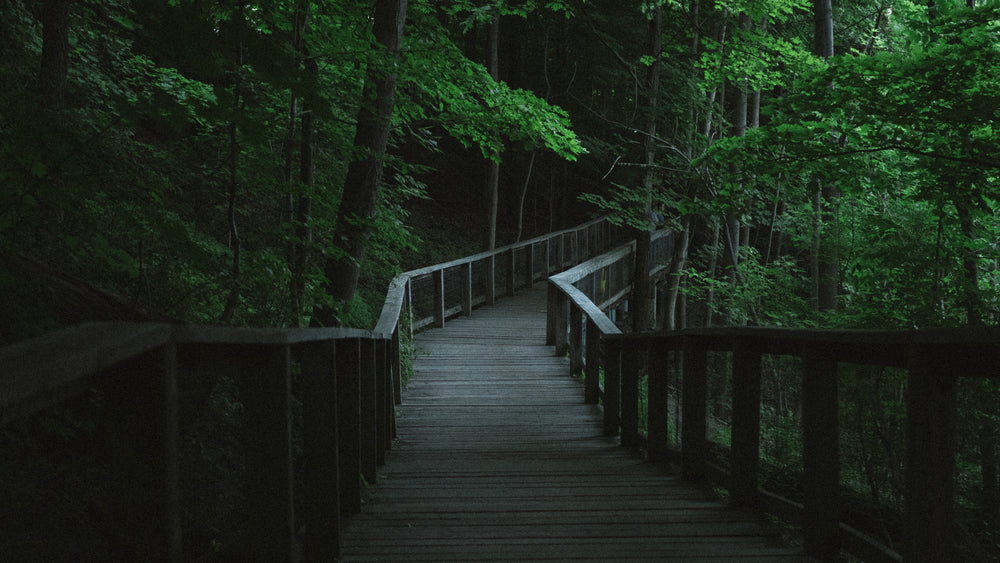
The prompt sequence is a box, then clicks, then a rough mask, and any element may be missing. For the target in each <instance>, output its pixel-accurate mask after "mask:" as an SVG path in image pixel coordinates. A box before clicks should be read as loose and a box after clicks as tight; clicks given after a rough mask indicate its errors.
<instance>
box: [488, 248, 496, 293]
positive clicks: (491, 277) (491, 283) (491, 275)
mask: <svg viewBox="0 0 1000 563" xmlns="http://www.w3.org/2000/svg"><path fill="white" fill-rule="evenodd" d="M487 260H488V261H487V262H486V284H487V286H488V287H487V288H486V304H487V305H490V306H492V305H496V302H497V255H496V253H493V254H490V257H489V258H488V259H487Z"/></svg>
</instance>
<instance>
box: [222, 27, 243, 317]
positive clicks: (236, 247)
mask: <svg viewBox="0 0 1000 563" xmlns="http://www.w3.org/2000/svg"><path fill="white" fill-rule="evenodd" d="M238 16H239V18H240V19H242V17H243V14H242V10H241V11H240V13H239V14H238ZM238 25H240V26H242V25H243V24H242V22H239V24H238ZM235 63H236V71H235V73H234V74H233V76H234V77H235V78H234V80H233V115H232V117H231V119H230V121H229V206H228V210H227V214H226V219H227V221H228V223H229V248H230V249H231V250H232V252H233V262H232V269H231V271H230V279H229V296H228V297H227V298H226V306H225V308H224V309H223V311H222V316H221V317H220V318H219V322H220V323H221V324H229V323H231V322H232V320H233V315H234V314H235V313H236V306H237V305H238V304H239V302H240V289H241V288H240V284H241V281H242V280H241V279H240V278H241V259H242V251H243V244H242V241H241V240H240V233H239V229H237V225H236V199H237V194H238V193H239V187H240V185H239V177H238V174H237V173H238V171H239V156H240V144H239V126H238V118H239V116H240V114H241V113H242V111H243V107H242V105H243V96H242V88H243V76H242V67H243V42H242V41H238V42H237V44H236V59H235Z"/></svg>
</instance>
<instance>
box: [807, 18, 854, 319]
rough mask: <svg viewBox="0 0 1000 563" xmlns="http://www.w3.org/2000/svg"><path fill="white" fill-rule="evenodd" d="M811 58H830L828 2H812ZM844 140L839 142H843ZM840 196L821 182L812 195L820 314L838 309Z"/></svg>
mask: <svg viewBox="0 0 1000 563" xmlns="http://www.w3.org/2000/svg"><path fill="white" fill-rule="evenodd" d="M813 18H814V20H813V23H814V26H815V34H814V36H813V54H814V55H816V56H819V57H823V58H830V57H832V56H833V7H832V5H831V0H813ZM844 140H846V137H844V138H842V142H843V141H844ZM838 199H839V193H838V192H837V189H836V187H835V186H834V185H833V184H832V183H831V182H829V181H826V180H820V186H818V187H817V193H816V194H815V200H814V207H815V212H816V221H818V223H816V224H814V232H813V235H814V241H813V261H814V264H813V267H812V271H813V275H814V277H815V285H816V290H815V296H816V308H817V310H819V311H834V310H836V308H837V293H838V285H839V275H840V260H839V258H838V256H837V250H836V245H835V244H832V242H831V239H832V238H833V237H831V236H829V235H830V233H829V232H828V230H827V229H826V226H827V225H829V226H832V225H833V223H834V219H835V209H836V205H837V200H838Z"/></svg>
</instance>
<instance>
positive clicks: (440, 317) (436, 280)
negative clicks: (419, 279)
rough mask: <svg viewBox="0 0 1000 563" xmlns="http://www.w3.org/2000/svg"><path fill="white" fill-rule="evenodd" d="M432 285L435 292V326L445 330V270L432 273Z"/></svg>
mask: <svg viewBox="0 0 1000 563" xmlns="http://www.w3.org/2000/svg"><path fill="white" fill-rule="evenodd" d="M431 285H432V286H433V291H434V326H436V327H437V328H444V303H445V301H444V270H441V269H437V270H434V272H433V273H431Z"/></svg>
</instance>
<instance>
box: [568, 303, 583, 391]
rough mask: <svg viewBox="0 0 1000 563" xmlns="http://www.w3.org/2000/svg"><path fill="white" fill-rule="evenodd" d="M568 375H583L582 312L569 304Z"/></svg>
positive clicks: (572, 304)
mask: <svg viewBox="0 0 1000 563" xmlns="http://www.w3.org/2000/svg"><path fill="white" fill-rule="evenodd" d="M569 373H570V375H574V376H575V375H579V374H581V373H583V310H582V309H580V308H579V307H577V306H576V304H575V303H572V302H571V303H569Z"/></svg>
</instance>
